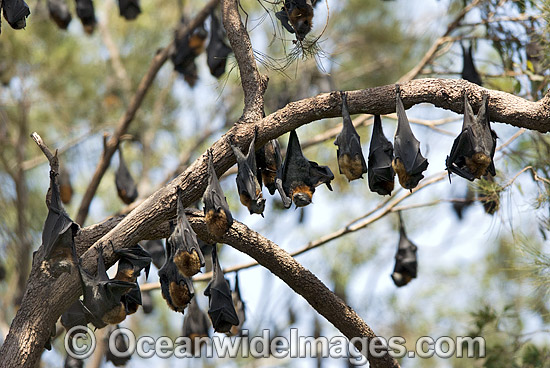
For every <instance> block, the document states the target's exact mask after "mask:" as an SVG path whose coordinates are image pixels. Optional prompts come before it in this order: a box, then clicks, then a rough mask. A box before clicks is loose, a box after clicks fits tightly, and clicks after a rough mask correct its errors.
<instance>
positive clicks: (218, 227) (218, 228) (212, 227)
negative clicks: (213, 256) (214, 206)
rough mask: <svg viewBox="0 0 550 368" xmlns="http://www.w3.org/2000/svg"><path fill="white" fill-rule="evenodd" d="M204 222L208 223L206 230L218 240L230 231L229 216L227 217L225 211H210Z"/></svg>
mask: <svg viewBox="0 0 550 368" xmlns="http://www.w3.org/2000/svg"><path fill="white" fill-rule="evenodd" d="M204 220H205V221H206V229H207V230H208V232H209V233H210V234H212V235H213V236H214V238H216V239H219V238H221V237H222V236H223V234H225V232H226V231H227V230H228V229H229V224H228V222H227V216H226V215H225V211H224V210H223V209H220V210H219V212H216V211H214V210H210V211H208V212H207V213H206V216H205V217H204Z"/></svg>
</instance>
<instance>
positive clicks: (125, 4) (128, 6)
mask: <svg viewBox="0 0 550 368" xmlns="http://www.w3.org/2000/svg"><path fill="white" fill-rule="evenodd" d="M118 9H119V10H120V16H121V17H124V18H126V19H127V20H134V19H136V18H137V16H138V15H140V14H141V8H140V7H139V0H118Z"/></svg>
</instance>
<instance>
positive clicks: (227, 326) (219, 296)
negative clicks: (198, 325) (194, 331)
mask: <svg viewBox="0 0 550 368" xmlns="http://www.w3.org/2000/svg"><path fill="white" fill-rule="evenodd" d="M212 269H213V273H212V280H210V283H209V284H208V286H207V287H206V289H205V290H204V295H206V296H207V297H208V315H209V316H210V321H212V327H214V331H216V332H229V331H230V330H231V326H238V325H239V317H238V316H237V312H236V311H235V307H234V306H233V299H232V297H231V289H230V288H229V283H228V282H227V280H226V279H225V277H224V275H223V271H222V268H221V267H220V263H219V260H218V256H217V250H216V247H214V249H212Z"/></svg>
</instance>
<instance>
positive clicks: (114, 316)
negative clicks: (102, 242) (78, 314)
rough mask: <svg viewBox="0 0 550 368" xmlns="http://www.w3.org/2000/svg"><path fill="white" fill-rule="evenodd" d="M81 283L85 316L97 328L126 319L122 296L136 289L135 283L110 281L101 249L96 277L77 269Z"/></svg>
mask: <svg viewBox="0 0 550 368" xmlns="http://www.w3.org/2000/svg"><path fill="white" fill-rule="evenodd" d="M79 270H80V278H81V282H82V290H83V294H84V297H83V301H82V304H83V306H84V311H85V314H86V315H87V318H88V320H89V321H90V322H92V323H93V324H94V326H95V327H97V328H102V327H105V325H107V324H116V323H120V322H122V321H123V320H124V319H125V318H126V306H125V305H124V303H123V302H122V296H123V295H124V294H126V293H127V292H128V291H130V290H131V289H133V288H135V287H136V283H135V282H127V281H120V280H110V279H109V276H108V275H107V271H106V269H105V262H104V260H103V249H102V248H99V249H98V255H97V275H95V276H92V275H90V274H88V273H87V272H86V271H85V270H84V269H83V268H82V267H79Z"/></svg>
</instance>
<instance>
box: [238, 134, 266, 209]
mask: <svg viewBox="0 0 550 368" xmlns="http://www.w3.org/2000/svg"><path fill="white" fill-rule="evenodd" d="M255 142H256V132H254V138H252V141H251V142H250V146H249V147H248V153H247V155H246V156H245V155H244V154H243V153H242V151H241V150H240V149H239V147H237V146H234V145H233V144H231V149H232V150H233V154H234V155H235V158H236V159H237V166H238V172H237V190H238V191H239V198H240V199H241V203H242V204H243V205H245V206H246V208H248V211H249V212H250V214H253V213H257V214H260V215H262V216H263V212H264V208H265V198H263V196H262V188H261V186H260V183H259V182H258V178H257V177H256V173H257V171H258V169H257V167H256V147H255Z"/></svg>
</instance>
